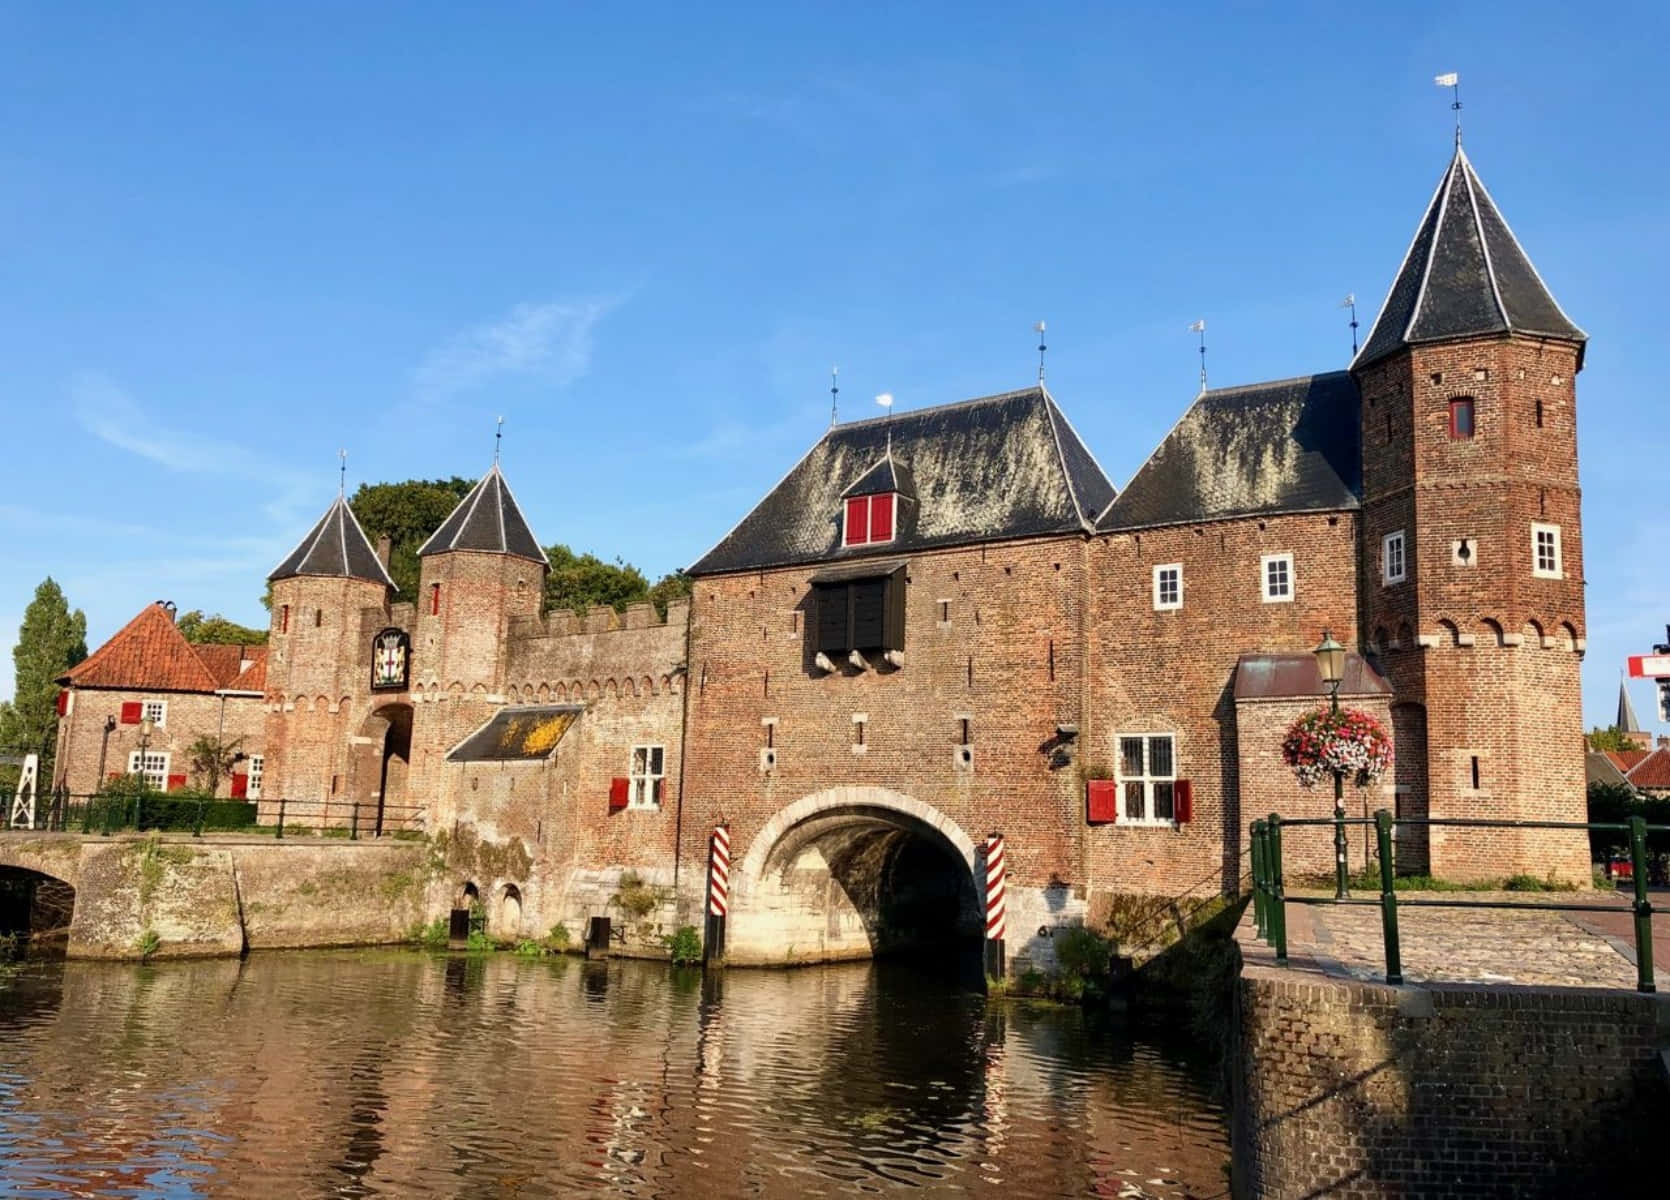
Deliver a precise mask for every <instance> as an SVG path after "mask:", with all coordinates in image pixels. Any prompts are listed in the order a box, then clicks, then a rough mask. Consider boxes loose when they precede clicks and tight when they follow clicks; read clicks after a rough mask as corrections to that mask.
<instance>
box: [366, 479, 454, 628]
mask: <svg viewBox="0 0 1670 1200" xmlns="http://www.w3.org/2000/svg"><path fill="white" fill-rule="evenodd" d="M474 486H475V481H474V480H471V479H461V478H460V477H458V476H457V475H454V476H453V477H452V478H451V479H407V480H404V481H402V482H400V483H362V484H360V485H359V488H358V489H357V490H356V491H355V492H354V494H353V496H352V497H350V498H349V500H348V507H349V508H351V509H353V510H354V516H356V517H358V518H359V523H360V525H361V526H363V527H364V529H365V536H366V537H368V538H370V539H371V543H372V545H373V546H375V545H376V543H377V539H378V538H381V537H387V538H388V539H389V540H390V542H391V545H390V550H389V574H390V575H391V576H393V578H394V586H395V589H396V593H397V594H396V596H395V599H396V600H397V601H408V602H409V601H412V600H415V599H416V598H417V593H418V553H417V552H418V548H419V547H420V546H422V545H423V543H424V542H426V541H428V540H429V535H430V534H432V533H434V532H435V531H436V530H437V529H439V528H440V527H441V522H443V521H445V520H446V519H447V517H448V516H449V515H450V514H451V513H452V510H453V509H455V508H457V507H458V502H459V501H460V500H462V499H463V498H464V497H465V496H467V495H469V494H470V489H471V488H473V487H474Z"/></svg>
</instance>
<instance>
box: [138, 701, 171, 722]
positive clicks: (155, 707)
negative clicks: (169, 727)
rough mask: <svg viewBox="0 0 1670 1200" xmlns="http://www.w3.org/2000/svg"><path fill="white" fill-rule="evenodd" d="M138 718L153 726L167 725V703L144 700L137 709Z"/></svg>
mask: <svg viewBox="0 0 1670 1200" xmlns="http://www.w3.org/2000/svg"><path fill="white" fill-rule="evenodd" d="M139 715H140V718H141V719H143V720H146V721H149V722H150V723H151V724H153V725H166V724H168V701H166V700H146V701H144V702H143V703H142V704H141V705H140V708H139Z"/></svg>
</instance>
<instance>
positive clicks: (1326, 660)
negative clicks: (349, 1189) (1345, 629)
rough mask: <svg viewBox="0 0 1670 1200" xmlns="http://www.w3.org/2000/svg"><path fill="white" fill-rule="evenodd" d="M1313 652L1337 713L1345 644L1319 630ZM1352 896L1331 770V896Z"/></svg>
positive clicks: (1341, 787)
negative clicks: (1332, 892) (1332, 893)
mask: <svg viewBox="0 0 1670 1200" xmlns="http://www.w3.org/2000/svg"><path fill="white" fill-rule="evenodd" d="M1311 653H1312V654H1314V655H1316V669H1317V673H1318V674H1320V675H1321V676H1322V682H1323V684H1324V685H1325V686H1326V687H1327V689H1328V699H1329V701H1330V702H1331V704H1332V705H1333V713H1334V715H1335V716H1338V715H1339V685H1340V681H1341V680H1342V679H1344V678H1345V647H1344V646H1342V645H1340V644H1339V643H1338V642H1336V641H1334V635H1333V634H1332V633H1330V632H1329V631H1328V630H1326V629H1324V630H1323V631H1322V642H1321V644H1320V645H1318V646H1317V648H1316V649H1315V650H1313V651H1311ZM1350 895H1351V889H1350V887H1349V886H1348V885H1347V881H1346V861H1345V776H1343V775H1341V774H1340V773H1339V771H1338V770H1337V769H1336V770H1335V771H1334V899H1335V900H1344V899H1346V898H1347V897H1348V896H1350Z"/></svg>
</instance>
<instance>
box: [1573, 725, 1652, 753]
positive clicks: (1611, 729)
mask: <svg viewBox="0 0 1670 1200" xmlns="http://www.w3.org/2000/svg"><path fill="white" fill-rule="evenodd" d="M1584 737H1585V738H1586V739H1587V740H1588V743H1589V749H1591V750H1638V749H1640V747H1639V746H1637V745H1636V744H1635V743H1634V742H1632V741H1630V740H1629V738H1628V737H1626V736H1625V734H1624V731H1623V730H1622V729H1619V728H1618V727H1617V726H1616V725H1608V726H1607V727H1606V728H1605V729H1602V728H1601V727H1600V726H1599V725H1596V726H1595V727H1594V728H1593V729H1591V730H1589V732H1588V733H1586V734H1584Z"/></svg>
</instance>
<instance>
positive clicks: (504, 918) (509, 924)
mask: <svg viewBox="0 0 1670 1200" xmlns="http://www.w3.org/2000/svg"><path fill="white" fill-rule="evenodd" d="M493 932H494V933H496V934H497V935H498V936H499V937H500V938H505V939H512V938H518V937H520V936H521V935H522V892H521V889H519V888H518V887H517V886H516V885H515V884H514V883H507V884H505V886H504V891H503V892H502V893H501V894H500V896H499V912H498V918H497V920H496V922H495V923H494V926H493Z"/></svg>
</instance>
